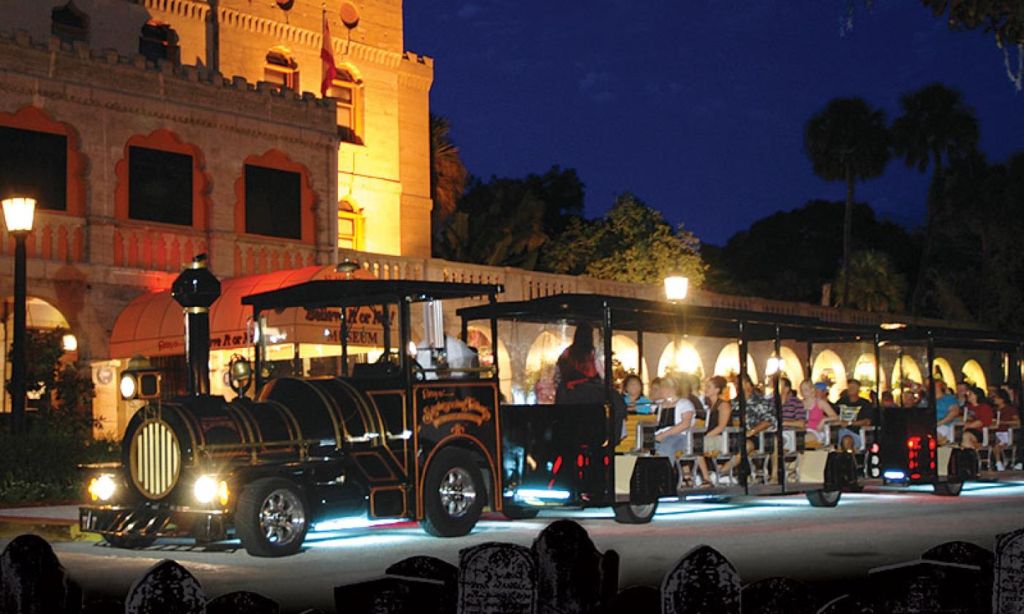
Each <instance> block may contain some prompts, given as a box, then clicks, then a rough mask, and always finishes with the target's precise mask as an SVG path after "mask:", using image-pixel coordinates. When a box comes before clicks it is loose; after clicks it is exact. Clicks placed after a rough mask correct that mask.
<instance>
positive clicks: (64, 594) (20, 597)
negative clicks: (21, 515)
mask: <svg viewBox="0 0 1024 614" xmlns="http://www.w3.org/2000/svg"><path fill="white" fill-rule="evenodd" d="M81 607H82V592H81V590H80V589H79V588H78V585H76V584H75V583H73V582H71V581H70V580H69V579H68V577H67V574H66V573H65V572H64V568H63V567H61V564H60V561H58V560H57V555H56V554H54V553H53V548H51V547H50V544H49V543H47V541H46V540H45V539H43V538H42V537H39V536H38V535H20V536H18V537H15V538H14V539H13V540H11V542H10V543H9V544H7V547H6V548H4V551H3V553H0V612H3V613H4V614H71V613H77V612H78V611H79V610H80V609H81Z"/></svg>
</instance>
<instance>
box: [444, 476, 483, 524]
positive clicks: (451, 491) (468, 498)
mask: <svg viewBox="0 0 1024 614" xmlns="http://www.w3.org/2000/svg"><path fill="white" fill-rule="evenodd" d="M438 494H440V496H441V507H442V508H443V509H444V511H445V513H446V514H448V515H449V516H450V517H452V518H462V517H463V516H465V515H466V514H468V513H469V510H470V508H471V507H473V502H475V501H476V486H475V485H474V484H473V478H471V477H470V476H469V472H467V471H466V470H465V469H463V468H461V467H452V468H451V469H449V470H448V473H446V474H444V477H443V478H442V479H441V486H440V487H439V488H438Z"/></svg>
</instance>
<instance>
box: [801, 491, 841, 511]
mask: <svg viewBox="0 0 1024 614" xmlns="http://www.w3.org/2000/svg"><path fill="white" fill-rule="evenodd" d="M842 495H843V492H842V491H840V490H812V491H810V492H809V493H807V500H808V501H810V502H811V507H835V506H836V505H838V504H839V498H840V497H841V496H842Z"/></svg>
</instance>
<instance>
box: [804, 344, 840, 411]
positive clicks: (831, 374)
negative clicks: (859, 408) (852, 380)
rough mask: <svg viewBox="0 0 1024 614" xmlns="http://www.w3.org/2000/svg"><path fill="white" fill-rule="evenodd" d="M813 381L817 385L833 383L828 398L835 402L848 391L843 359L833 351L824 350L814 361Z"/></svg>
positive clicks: (812, 369)
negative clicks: (825, 382)
mask: <svg viewBox="0 0 1024 614" xmlns="http://www.w3.org/2000/svg"><path fill="white" fill-rule="evenodd" d="M811 379H812V380H813V381H814V382H815V383H818V382H824V381H827V382H831V384H832V385H831V386H830V387H829V391H828V398H829V399H830V400H832V401H835V400H836V399H838V398H839V395H840V394H841V393H842V392H843V391H844V390H846V367H845V366H844V365H843V359H842V358H840V357H839V354H836V353H835V352H833V351H832V350H822V351H821V352H820V353H819V354H818V357H817V358H815V359H814V366H813V367H812V368H811Z"/></svg>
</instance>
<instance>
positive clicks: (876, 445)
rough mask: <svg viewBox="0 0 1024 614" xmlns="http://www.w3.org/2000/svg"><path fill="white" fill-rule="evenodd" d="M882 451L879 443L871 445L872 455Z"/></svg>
mask: <svg viewBox="0 0 1024 614" xmlns="http://www.w3.org/2000/svg"><path fill="white" fill-rule="evenodd" d="M880 449H881V448H879V447H878V443H877V442H876V443H873V444H871V453H872V454H878V451H879V450H880Z"/></svg>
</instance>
